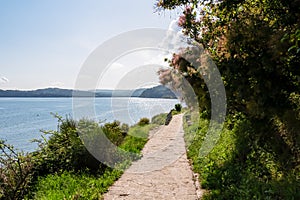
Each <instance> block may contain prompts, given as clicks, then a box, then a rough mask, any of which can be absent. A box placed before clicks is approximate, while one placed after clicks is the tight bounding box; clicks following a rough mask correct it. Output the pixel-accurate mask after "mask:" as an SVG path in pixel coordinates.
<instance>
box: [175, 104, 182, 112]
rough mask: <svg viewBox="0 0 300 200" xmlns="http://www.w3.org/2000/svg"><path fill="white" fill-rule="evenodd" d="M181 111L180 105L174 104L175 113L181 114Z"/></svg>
mask: <svg viewBox="0 0 300 200" xmlns="http://www.w3.org/2000/svg"><path fill="white" fill-rule="evenodd" d="M181 109H182V106H181V104H179V103H178V104H175V110H176V111H177V112H181Z"/></svg>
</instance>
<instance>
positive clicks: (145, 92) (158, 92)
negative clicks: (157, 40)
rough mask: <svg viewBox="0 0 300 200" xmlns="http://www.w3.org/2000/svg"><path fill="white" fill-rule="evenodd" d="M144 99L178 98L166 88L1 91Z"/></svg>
mask: <svg viewBox="0 0 300 200" xmlns="http://www.w3.org/2000/svg"><path fill="white" fill-rule="evenodd" d="M73 95H74V96H78V97H90V96H95V97H142V98H176V96H175V95H174V94H173V93H172V91H171V90H170V89H168V88H166V87H164V86H157V87H154V88H147V89H146V88H140V89H136V90H96V91H78V90H70V89H60V88H46V89H38V90H31V91H21V90H0V97H72V96H73Z"/></svg>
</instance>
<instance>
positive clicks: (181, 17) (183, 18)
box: [177, 15, 186, 27]
mask: <svg viewBox="0 0 300 200" xmlns="http://www.w3.org/2000/svg"><path fill="white" fill-rule="evenodd" d="M185 23H186V17H185V15H182V16H180V17H179V19H178V22H177V24H178V26H181V27H182V26H184V25H185Z"/></svg>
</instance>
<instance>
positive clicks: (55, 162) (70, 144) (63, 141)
mask: <svg viewBox="0 0 300 200" xmlns="http://www.w3.org/2000/svg"><path fill="white" fill-rule="evenodd" d="M56 117H57V119H58V123H59V126H58V127H59V128H58V130H57V131H44V134H47V135H50V136H49V138H48V139H46V138H44V140H43V141H38V142H39V146H40V150H39V151H37V152H35V153H34V156H35V157H36V160H37V163H36V164H37V171H38V173H39V175H45V174H49V173H55V172H57V171H60V170H62V169H63V170H75V171H78V170H81V169H86V168H87V169H90V170H92V171H97V170H99V169H100V168H102V167H104V166H103V165H102V164H101V163H100V162H99V161H98V160H97V159H95V158H94V157H93V156H92V155H91V154H90V153H89V151H88V150H87V149H86V147H85V145H84V143H83V141H82V140H81V138H80V135H79V134H82V133H79V131H78V129H77V126H78V124H77V123H76V122H75V121H74V120H73V119H70V118H66V119H63V118H62V117H59V116H56ZM83 121H84V125H85V127H89V129H90V131H93V134H97V132H94V130H95V129H96V128H97V127H99V126H98V124H97V123H95V122H91V121H88V120H82V121H81V122H79V123H81V124H82V123H83ZM82 130H83V129H80V131H82ZM98 134H99V133H98ZM81 136H82V135H81Z"/></svg>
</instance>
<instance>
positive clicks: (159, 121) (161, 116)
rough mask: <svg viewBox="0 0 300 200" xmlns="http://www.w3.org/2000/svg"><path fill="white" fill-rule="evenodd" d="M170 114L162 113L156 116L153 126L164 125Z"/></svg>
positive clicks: (152, 121)
mask: <svg viewBox="0 0 300 200" xmlns="http://www.w3.org/2000/svg"><path fill="white" fill-rule="evenodd" d="M167 115H168V113H162V114H159V115H155V116H154V117H152V119H151V123H152V124H157V125H164V124H165V121H166V118H167Z"/></svg>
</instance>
